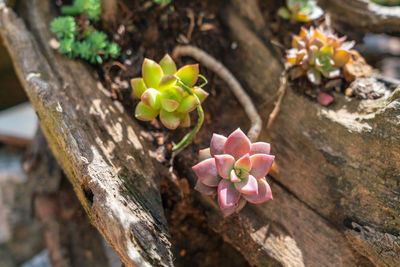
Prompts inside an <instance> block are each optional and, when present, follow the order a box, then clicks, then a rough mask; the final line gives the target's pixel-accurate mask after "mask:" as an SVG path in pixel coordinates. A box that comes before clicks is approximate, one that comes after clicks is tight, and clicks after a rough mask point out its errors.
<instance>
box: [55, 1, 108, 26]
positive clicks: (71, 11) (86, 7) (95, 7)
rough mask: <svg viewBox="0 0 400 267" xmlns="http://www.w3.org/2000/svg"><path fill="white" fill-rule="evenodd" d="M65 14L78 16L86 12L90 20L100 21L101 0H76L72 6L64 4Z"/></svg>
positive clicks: (63, 10)
mask: <svg viewBox="0 0 400 267" xmlns="http://www.w3.org/2000/svg"><path fill="white" fill-rule="evenodd" d="M61 13H62V14H63V15H69V16H76V15H79V14H82V13H83V14H85V15H86V16H87V17H88V18H89V19H90V20H94V21H98V20H99V19H100V15H101V1H100V0H74V2H73V4H72V5H70V6H62V7H61Z"/></svg>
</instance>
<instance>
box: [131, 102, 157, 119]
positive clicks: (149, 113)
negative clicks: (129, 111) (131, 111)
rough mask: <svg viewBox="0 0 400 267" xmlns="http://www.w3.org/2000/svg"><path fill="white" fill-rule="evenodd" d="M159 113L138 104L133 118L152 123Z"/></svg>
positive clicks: (140, 103)
mask: <svg viewBox="0 0 400 267" xmlns="http://www.w3.org/2000/svg"><path fill="white" fill-rule="evenodd" d="M158 113H159V111H158V110H154V109H152V108H149V107H148V106H146V105H145V104H144V103H143V102H139V104H137V106H136V109H135V118H137V119H138V120H142V121H152V120H153V119H155V118H156V117H157V115H158Z"/></svg>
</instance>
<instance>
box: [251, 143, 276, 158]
mask: <svg viewBox="0 0 400 267" xmlns="http://www.w3.org/2000/svg"><path fill="white" fill-rule="evenodd" d="M270 151H271V145H270V144H268V143H265V142H256V143H252V144H251V148H250V155H254V154H268V155H269V154H270Z"/></svg>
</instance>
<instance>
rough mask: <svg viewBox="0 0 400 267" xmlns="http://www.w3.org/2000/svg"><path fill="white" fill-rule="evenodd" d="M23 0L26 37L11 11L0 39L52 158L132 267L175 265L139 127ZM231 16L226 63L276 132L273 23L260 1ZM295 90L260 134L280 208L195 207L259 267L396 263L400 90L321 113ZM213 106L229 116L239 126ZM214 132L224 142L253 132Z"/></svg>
mask: <svg viewBox="0 0 400 267" xmlns="http://www.w3.org/2000/svg"><path fill="white" fill-rule="evenodd" d="M27 2H29V3H27V5H28V9H27V10H28V11H27V12H26V14H25V20H26V21H25V22H26V23H29V25H30V30H29V31H28V30H27V28H26V27H25V25H24V22H23V21H22V20H21V19H19V18H18V17H16V15H15V14H14V12H13V11H12V10H10V9H8V8H4V7H3V8H2V10H0V31H1V33H2V35H3V37H4V39H5V42H6V44H7V46H8V48H9V50H10V53H11V54H12V56H13V60H14V63H15V66H16V69H17V70H18V74H19V77H20V79H21V81H22V82H23V84H24V87H25V90H26V91H27V93H28V95H29V98H30V100H31V102H32V103H33V106H34V108H35V110H36V111H37V113H38V115H39V119H40V123H41V127H42V129H43V132H44V134H45V136H46V138H47V140H48V142H49V144H50V147H51V148H52V151H53V153H54V155H55V157H56V158H57V160H58V162H59V164H60V165H61V166H62V168H63V170H64V171H65V173H66V174H67V175H68V178H69V180H70V181H71V183H72V184H73V187H74V189H75V192H76V194H77V195H78V198H79V200H80V201H81V203H82V205H83V207H84V208H85V211H86V212H87V213H88V215H89V218H90V219H91V221H92V223H93V224H94V225H95V226H96V228H97V229H98V230H99V231H100V232H101V233H102V234H103V236H104V237H105V239H106V240H107V241H108V242H109V244H110V245H111V246H112V247H114V248H115V249H116V251H117V252H118V253H119V255H120V257H121V260H122V261H123V262H124V263H125V264H126V265H127V266H134V265H140V266H142V265H143V266H146V265H147V266H170V265H172V256H171V252H170V243H169V241H168V232H167V229H166V222H165V219H164V215H163V211H162V205H161V201H160V197H159V191H158V175H157V173H155V171H154V168H153V167H152V162H151V159H150V157H149V156H148V152H147V150H146V144H145V141H144V140H143V139H142V138H141V137H140V134H139V132H140V128H139V127H138V126H137V124H136V123H135V121H134V120H132V118H131V117H129V116H127V115H126V114H125V113H124V112H121V111H120V107H119V106H118V105H117V104H116V103H112V101H111V100H110V99H109V98H108V97H107V95H106V94H104V89H102V88H101V86H100V85H99V82H96V79H95V78H94V77H93V75H92V73H91V72H90V71H89V70H88V69H87V68H85V67H84V66H83V64H82V63H80V62H76V61H71V60H68V59H66V58H65V57H64V56H60V55H58V54H57V53H56V52H55V51H53V50H52V49H51V48H50V47H49V45H48V41H49V40H50V39H51V35H50V33H49V31H48V24H49V21H50V20H51V16H50V14H49V12H48V11H49V9H48V5H47V3H48V1H44V0H43V1H39V0H34V1H27ZM221 19H222V20H223V22H224V23H225V25H226V27H227V29H228V30H229V34H230V37H231V40H232V41H235V42H237V44H238V48H237V49H236V50H233V51H232V52H230V53H228V54H229V55H227V56H226V58H225V63H226V65H227V66H228V67H229V68H230V69H231V70H232V72H233V73H234V74H235V75H236V77H237V78H238V79H239V80H240V81H241V83H242V84H243V85H244V87H245V88H246V89H247V91H248V93H249V94H250V95H251V96H252V98H253V100H254V101H255V102H256V104H257V107H258V110H259V111H260V113H261V115H262V118H263V119H264V125H266V120H267V118H268V115H269V112H270V111H271V109H272V105H273V103H272V101H271V99H273V97H274V96H275V93H276V90H277V89H278V87H279V75H280V73H281V72H282V70H283V64H282V62H281V61H280V59H279V58H280V56H279V55H278V54H277V53H276V51H275V50H274V49H273V46H272V45H271V44H270V43H269V42H268V39H269V37H270V36H269V35H268V32H267V30H266V28H267V25H265V22H264V20H263V19H262V18H261V12H260V11H259V10H258V6H257V2H256V1H254V0H253V1H250V0H249V1H240V0H232V1H230V2H228V3H227V5H226V8H224V13H223V15H222V16H221ZM291 87H293V85H290V86H289V88H287V92H286V95H285V98H284V100H283V102H282V106H281V111H280V113H279V115H278V117H277V119H276V121H275V122H274V124H273V127H272V128H271V129H270V130H268V131H267V130H266V129H264V130H263V132H262V134H261V136H260V138H259V139H260V141H267V142H271V144H272V152H273V154H275V155H276V159H277V160H276V161H277V164H278V166H279V170H280V172H279V174H277V175H275V176H274V177H271V178H270V179H269V181H270V183H271V187H272V191H273V194H274V201H272V202H268V203H265V204H262V205H252V204H248V205H247V207H245V208H244V210H243V211H241V212H240V213H239V214H238V215H234V216H231V217H228V218H225V219H224V218H222V215H221V214H220V212H219V210H218V207H217V204H216V203H215V200H213V199H211V198H209V197H205V196H202V195H200V194H198V193H195V192H193V194H194V195H195V197H196V200H197V204H198V207H199V208H200V209H202V211H203V212H204V214H205V215H206V217H207V218H208V222H209V225H210V226H211V227H212V228H213V229H214V230H215V231H216V232H218V233H220V234H222V235H223V237H224V238H225V240H226V241H228V242H230V243H231V244H233V245H234V247H236V248H237V249H238V250H239V251H240V252H241V253H242V254H243V255H244V256H245V257H246V259H247V260H248V261H249V263H250V264H252V265H256V266H265V265H273V266H275V265H277V266H279V265H284V266H320V265H321V264H322V263H323V265H326V266H354V265H359V266H373V265H376V266H384V265H387V266H397V265H399V264H400V261H399V258H398V255H399V253H400V238H399V237H398V236H396V235H398V233H399V231H400V216H399V215H400V209H399V206H400V205H399V204H400V203H399V192H398V191H399V176H400V171H399V170H400V163H399V162H400V146H399V144H400V135H399V130H398V124H399V115H400V101H399V98H400V89H397V90H395V91H394V92H393V93H392V94H391V95H390V96H388V97H384V98H382V99H379V100H362V101H360V100H356V99H352V100H348V99H346V98H345V97H344V96H343V95H341V94H336V95H335V104H334V105H333V106H332V107H331V108H324V107H322V106H320V105H319V104H317V103H315V102H313V101H311V100H310V99H308V98H307V97H305V96H303V95H300V94H298V93H296V92H295V91H294V90H293V88H291ZM214 103H217V105H218V106H217V107H216V109H218V112H219V113H218V114H223V115H222V116H224V118H229V116H230V118H233V119H235V116H237V117H242V116H243V112H242V111H240V110H239V109H238V108H237V107H234V106H231V105H222V104H218V102H214ZM206 105H207V103H206ZM205 108H207V106H206V107H205ZM218 123H221V125H219V126H220V127H222V126H223V127H224V128H223V129H224V130H225V131H226V132H223V133H221V134H228V133H229V131H228V130H233V129H235V128H237V127H238V126H242V127H243V125H230V124H229V123H230V121H221V120H219V121H218ZM226 125H228V126H227V127H225V126H226ZM214 127H215V128H217V126H214ZM201 133H203V134H204V130H203V131H202V132H200V134H201ZM207 134H208V135H210V133H207ZM192 153H193V150H192V149H187V150H186V151H185V152H183V153H182V155H181V156H180V157H179V158H178V159H177V165H178V169H177V171H178V173H179V174H181V175H182V176H183V175H185V177H188V179H189V180H190V182H191V184H193V183H194V181H195V177H194V175H193V173H192V172H191V171H190V166H192V164H194V163H195V162H192V161H193V160H191V159H192V158H193V156H192Z"/></svg>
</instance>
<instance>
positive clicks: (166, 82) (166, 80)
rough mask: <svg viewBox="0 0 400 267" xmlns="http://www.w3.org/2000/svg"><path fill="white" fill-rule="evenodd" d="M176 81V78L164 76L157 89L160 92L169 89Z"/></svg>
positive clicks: (168, 75)
mask: <svg viewBox="0 0 400 267" xmlns="http://www.w3.org/2000/svg"><path fill="white" fill-rule="evenodd" d="M177 81H178V78H176V77H175V76H174V75H170V74H167V75H164V77H162V79H161V81H160V84H159V86H158V89H159V90H160V91H162V90H164V89H167V88H170V87H172V86H174V85H175V84H176V82H177Z"/></svg>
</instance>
